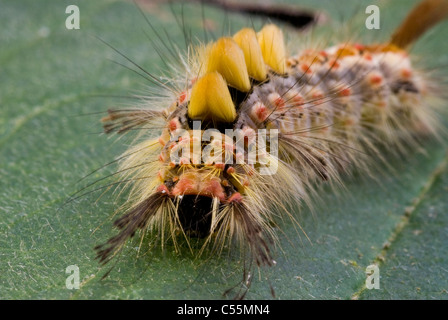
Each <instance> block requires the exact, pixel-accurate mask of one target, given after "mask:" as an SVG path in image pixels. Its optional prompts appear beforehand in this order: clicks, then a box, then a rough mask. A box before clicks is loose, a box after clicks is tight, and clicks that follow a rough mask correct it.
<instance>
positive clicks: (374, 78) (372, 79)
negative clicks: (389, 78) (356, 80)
mask: <svg viewBox="0 0 448 320" xmlns="http://www.w3.org/2000/svg"><path fill="white" fill-rule="evenodd" d="M369 83H370V84H371V85H373V86H379V85H381V84H382V83H383V77H382V76H381V75H380V74H377V73H374V74H371V75H370V76H369Z"/></svg>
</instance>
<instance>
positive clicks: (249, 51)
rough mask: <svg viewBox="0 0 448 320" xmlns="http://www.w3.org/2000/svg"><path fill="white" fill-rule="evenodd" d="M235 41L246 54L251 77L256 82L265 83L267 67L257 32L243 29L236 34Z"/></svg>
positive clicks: (245, 57)
mask: <svg viewBox="0 0 448 320" xmlns="http://www.w3.org/2000/svg"><path fill="white" fill-rule="evenodd" d="M233 40H235V42H236V43H237V44H238V45H239V46H240V48H241V49H242V50H243V52H244V59H245V60H246V65H247V71H248V73H249V75H250V76H251V77H252V78H254V79H255V80H258V81H264V80H265V79H266V65H265V63H264V60H263V54H262V53H261V48H260V45H259V44H258V40H257V35H256V33H255V31H254V30H253V29H250V28H244V29H241V30H240V31H238V32H237V33H235V35H234V36H233Z"/></svg>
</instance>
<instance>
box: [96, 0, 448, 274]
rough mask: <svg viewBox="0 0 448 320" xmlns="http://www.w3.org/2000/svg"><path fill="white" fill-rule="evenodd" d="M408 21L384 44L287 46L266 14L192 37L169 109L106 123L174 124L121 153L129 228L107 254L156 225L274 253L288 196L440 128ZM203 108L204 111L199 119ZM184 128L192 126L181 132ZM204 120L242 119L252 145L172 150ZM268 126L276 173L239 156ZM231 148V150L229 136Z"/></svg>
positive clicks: (116, 113) (224, 123) (294, 198)
mask: <svg viewBox="0 0 448 320" xmlns="http://www.w3.org/2000/svg"><path fill="white" fill-rule="evenodd" d="M426 3H428V1H426ZM439 4H440V3H439ZM433 8H434V7H433ZM438 11H439V12H443V11H444V10H440V9H439V10H438ZM426 14H427V15H428V16H434V14H435V13H434V10H432V11H428V12H427V13H426ZM406 25H407V27H406ZM400 30H402V31H400ZM409 30H410V28H409V24H406V22H405V23H404V27H402V29H398V31H397V33H395V34H394V36H393V38H392V40H391V42H390V43H387V44H378V45H371V44H367V45H366V44H357V43H343V44H340V45H336V46H332V47H330V48H317V49H306V50H302V51H301V52H300V53H299V54H298V55H293V56H291V57H286V52H285V50H284V44H283V36H282V34H281V33H282V32H281V31H280V29H279V28H278V27H276V26H274V25H267V26H265V27H264V28H263V29H261V30H260V31H259V32H258V34H257V33H256V32H255V31H254V30H251V29H243V30H241V31H240V32H238V33H237V34H235V35H233V36H232V37H224V38H221V39H219V40H217V41H216V42H214V43H212V44H211V45H208V46H203V47H196V48H194V50H193V51H192V53H191V56H189V57H188V60H187V63H186V64H187V68H188V69H187V74H188V76H187V77H186V78H187V80H188V83H186V81H185V79H184V78H182V79H180V80H175V81H173V83H174V91H176V92H177V97H176V99H175V100H176V101H175V102H173V101H174V99H173V101H172V103H171V105H170V106H168V107H167V108H166V109H164V110H163V111H158V110H156V109H153V108H146V109H133V110H111V111H109V115H108V116H107V117H106V118H104V119H103V121H104V123H105V124H104V126H105V130H106V132H112V131H118V132H120V133H122V132H127V131H130V130H132V129H136V128H139V127H148V125H149V126H150V125H151V124H152V123H162V122H163V123H166V128H165V129H164V131H163V133H162V136H161V137H160V139H155V140H153V139H146V138H145V137H144V136H143V137H141V139H142V142H141V143H139V144H138V145H136V146H135V147H134V148H131V149H130V150H129V151H128V152H127V153H125V154H124V155H123V157H122V159H123V161H122V164H121V167H120V168H119V170H118V171H119V172H120V173H122V175H123V176H122V181H127V182H128V183H129V187H130V191H129V192H130V196H129V202H128V203H126V204H125V205H124V206H123V210H124V211H125V213H124V215H123V216H122V217H121V218H119V219H118V220H117V221H116V222H115V225H116V226H117V227H118V228H119V229H120V233H119V234H118V235H117V236H115V237H113V238H111V239H110V240H109V242H108V243H106V244H104V245H102V246H99V247H97V250H98V258H99V259H100V261H101V262H108V261H109V260H110V259H111V258H112V257H113V256H114V255H115V254H116V253H117V252H119V250H120V249H121V248H122V246H123V245H124V243H125V241H126V240H128V239H129V238H130V237H132V236H133V235H134V234H135V232H136V231H139V230H143V231H145V230H152V229H155V230H158V231H159V232H160V235H161V238H162V241H167V240H173V241H175V240H176V238H178V237H185V238H187V239H188V238H189V237H204V238H205V241H204V243H205V244H206V245H208V244H210V243H211V244H212V245H213V249H214V250H216V252H219V251H220V250H222V248H223V247H224V246H225V245H226V241H228V242H232V241H236V242H237V243H238V244H239V245H240V246H241V247H242V249H243V250H244V249H247V251H248V252H249V253H248V255H249V257H248V261H250V262H252V261H253V262H254V263H255V264H256V265H258V266H270V265H272V264H274V257H273V255H272V252H271V246H272V243H273V242H275V240H276V230H275V228H273V227H272V225H271V223H272V221H275V220H276V219H282V218H283V219H291V220H292V222H293V223H296V222H295V221H294V220H295V218H294V217H293V216H292V215H290V214H289V213H288V211H287V209H286V208H285V207H286V206H285V203H304V202H309V194H310V193H312V190H313V186H314V184H319V183H320V182H321V181H330V182H339V180H340V176H341V172H344V171H347V170H351V169H352V167H361V169H364V170H368V162H367V159H366V157H365V154H369V155H372V154H373V155H376V154H378V152H377V148H378V145H381V144H382V143H384V144H386V145H390V146H393V148H403V144H404V142H405V143H408V144H411V145H413V144H417V137H418V136H420V135H427V134H431V135H437V133H438V127H439V125H438V121H437V119H436V117H435V115H434V114H433V113H434V111H435V110H434V107H435V104H433V103H428V100H429V98H430V97H431V96H432V95H433V94H434V91H433V90H434V89H433V88H432V87H431V85H430V84H431V83H430V81H429V80H428V79H425V74H424V73H423V72H419V71H418V70H416V69H415V67H414V66H413V65H411V62H410V59H409V56H408V54H407V52H406V47H407V46H408V45H409V44H410V43H412V42H413V41H414V40H415V39H416V37H417V36H418V35H417V33H413V32H409ZM419 31H420V30H419ZM223 52H226V54H225V55H224V54H222V53H223ZM179 74H182V75H183V74H185V71H182V72H179ZM194 120H199V121H200V122H201V126H200V129H199V130H198V129H197V128H195V127H194ZM180 129H184V130H185V131H186V132H187V133H188V136H186V137H185V138H184V137H182V139H181V140H179V139H178V138H179V136H177V135H176V134H177V130H180ZM207 129H217V130H218V131H219V132H220V133H221V134H223V133H225V129H235V130H238V129H240V130H242V132H243V133H245V136H246V137H245V138H244V139H243V141H244V142H245V145H244V147H243V149H242V150H243V152H242V153H240V154H237V153H235V154H232V157H231V159H228V158H226V157H223V158H224V160H226V159H227V160H229V163H226V162H225V161H224V163H219V162H220V161H218V159H216V158H218V157H216V158H215V159H201V162H200V163H197V162H195V161H192V160H193V159H189V158H186V159H182V158H180V159H178V160H179V162H178V163H176V162H175V161H172V160H173V158H172V154H173V153H174V151H173V150H178V149H181V150H185V148H187V149H190V147H191V149H194V147H195V146H194V143H193V142H194V141H195V133H197V132H198V131H199V132H203V131H206V130H207ZM263 129H267V130H270V129H277V130H278V133H279V135H278V145H279V148H278V158H279V161H278V168H277V172H276V174H274V175H262V174H260V172H259V170H258V169H260V168H261V167H263V165H262V164H260V163H256V164H255V165H250V164H246V163H245V162H244V161H243V163H240V164H238V163H237V164H235V163H236V162H237V160H238V159H244V160H246V159H247V158H248V154H249V148H250V147H251V146H252V147H253V146H254V145H255V148H257V147H258V145H257V142H258V137H259V133H260V131H259V130H263ZM199 136H201V135H199ZM225 138H226V137H225V135H224V137H222V140H224V141H225ZM217 140H218V139H217ZM196 141H197V140H196ZM200 141H201V139H200ZM240 141H241V140H240ZM265 141H266V142H267V144H268V148H267V149H269V147H270V145H269V142H270V141H269V140H265ZM190 142H191V144H190ZM207 142H209V141H207ZM221 142H222V141H221ZM210 144H211V142H210V143H207V144H204V145H202V146H201V151H203V150H204V149H205V148H206V147H207V146H209V145H210ZM216 147H219V146H216ZM223 150H224V151H223V152H222V154H223V155H224V156H225V155H227V154H228V153H226V151H227V150H228V148H226V145H224V148H223ZM268 151H270V150H268ZM192 153H193V155H194V154H195V153H194V152H192ZM218 154H219V153H218ZM219 155H221V154H219ZM213 156H216V155H215V154H213ZM266 156H267V157H272V155H271V154H270V153H269V152H267V153H266ZM221 160H223V159H222V158H221ZM275 160H277V159H276V158H274V159H272V158H268V159H267V161H268V162H269V161H275ZM230 163H231V164H230ZM266 195H269V197H266ZM271 202H273V203H271ZM142 234H144V232H143V233H142ZM244 277H246V275H245V276H244Z"/></svg>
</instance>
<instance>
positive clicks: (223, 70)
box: [206, 37, 251, 92]
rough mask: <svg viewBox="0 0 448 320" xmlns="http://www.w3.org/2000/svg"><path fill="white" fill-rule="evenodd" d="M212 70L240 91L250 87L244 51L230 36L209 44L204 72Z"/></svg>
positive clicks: (245, 90)
mask: <svg viewBox="0 0 448 320" xmlns="http://www.w3.org/2000/svg"><path fill="white" fill-rule="evenodd" d="M213 71H217V72H219V73H220V74H222V76H223V77H224V79H226V81H227V83H228V84H229V85H230V86H232V87H235V88H236V89H238V90H240V91H243V92H247V91H249V90H250V88H251V85H250V81H249V75H248V73H247V67H246V62H245V61H244V52H243V50H242V49H241V48H240V47H239V46H238V44H237V43H236V42H235V41H234V40H233V39H232V38H226V37H223V38H220V39H218V41H216V42H215V43H214V44H213V45H212V46H211V48H210V50H209V52H208V59H207V65H206V73H209V72H213Z"/></svg>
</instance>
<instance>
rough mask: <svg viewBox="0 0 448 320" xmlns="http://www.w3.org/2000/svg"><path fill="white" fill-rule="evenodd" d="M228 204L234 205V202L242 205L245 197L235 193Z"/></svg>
mask: <svg viewBox="0 0 448 320" xmlns="http://www.w3.org/2000/svg"><path fill="white" fill-rule="evenodd" d="M227 202H229V203H232V202H238V203H241V202H243V196H242V195H241V193H239V192H235V193H234V194H232V195H231V196H230V197H229V199H228V200H227Z"/></svg>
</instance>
